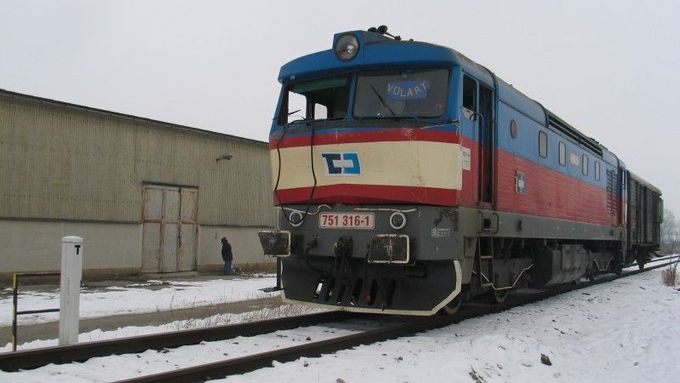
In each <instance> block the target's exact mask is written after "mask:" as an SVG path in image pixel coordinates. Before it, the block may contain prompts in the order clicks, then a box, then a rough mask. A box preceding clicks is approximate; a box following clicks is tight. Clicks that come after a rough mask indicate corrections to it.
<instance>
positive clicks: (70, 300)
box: [59, 236, 83, 346]
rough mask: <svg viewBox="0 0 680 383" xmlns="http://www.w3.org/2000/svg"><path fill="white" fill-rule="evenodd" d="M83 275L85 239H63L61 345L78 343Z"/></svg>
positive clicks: (73, 237) (60, 308) (60, 307)
mask: <svg viewBox="0 0 680 383" xmlns="http://www.w3.org/2000/svg"><path fill="white" fill-rule="evenodd" d="M82 277H83V239H82V238H80V237H76V236H69V237H64V238H62V239H61V290H60V293H61V294H60V295H61V296H60V299H59V345H60V346H62V345H67V344H76V343H78V330H79V325H80V280H81V279H82Z"/></svg>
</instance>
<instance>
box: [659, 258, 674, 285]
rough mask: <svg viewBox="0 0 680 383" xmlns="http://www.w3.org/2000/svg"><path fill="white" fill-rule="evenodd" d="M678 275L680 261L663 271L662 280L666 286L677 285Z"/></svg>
mask: <svg viewBox="0 0 680 383" xmlns="http://www.w3.org/2000/svg"><path fill="white" fill-rule="evenodd" d="M677 275H678V263H677V262H676V263H673V264H671V265H669V266H668V268H667V269H665V270H663V271H661V281H662V282H663V284H664V285H665V286H670V287H675V283H676V281H677Z"/></svg>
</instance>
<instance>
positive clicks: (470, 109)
mask: <svg viewBox="0 0 680 383" xmlns="http://www.w3.org/2000/svg"><path fill="white" fill-rule="evenodd" d="M476 111H477V82H476V81H475V80H473V79H472V78H471V77H469V76H467V75H463V114H464V115H465V117H466V118H468V119H472V116H473V115H474V114H475V112H476Z"/></svg>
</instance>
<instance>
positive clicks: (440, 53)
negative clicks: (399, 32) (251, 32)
mask: <svg viewBox="0 0 680 383" xmlns="http://www.w3.org/2000/svg"><path fill="white" fill-rule="evenodd" d="M347 34H353V35H354V36H355V37H356V38H357V40H358V41H359V51H358V53H357V56H356V57H355V58H353V59H352V60H349V61H342V60H340V59H338V58H337V57H336V55H335V51H334V50H333V49H328V50H325V51H321V52H317V53H312V54H310V55H306V56H302V57H299V58H297V59H295V60H292V61H290V62H288V63H286V64H285V65H283V66H282V67H281V70H280V72H279V81H280V82H281V83H284V82H287V81H291V80H296V79H300V78H305V77H314V76H317V75H321V74H323V73H328V72H337V71H345V70H346V71H351V70H354V69H357V68H371V67H375V68H384V67H386V66H391V67H398V66H402V65H403V66H414V65H415V66H433V65H443V66H449V67H453V66H459V67H460V68H461V69H462V71H464V72H465V73H468V74H470V75H472V76H473V77H475V79H477V80H478V81H480V82H482V83H484V84H486V85H487V86H489V87H491V88H493V89H495V90H496V94H497V97H498V100H499V102H503V103H505V104H507V105H509V106H511V107H512V108H514V109H516V110H518V111H520V112H522V113H523V114H525V115H526V116H528V117H529V118H531V119H533V120H534V121H536V122H538V123H540V124H541V125H543V126H545V127H548V128H551V129H556V130H558V131H560V132H561V134H563V135H565V136H567V137H570V138H571V139H573V140H574V141H576V142H577V143H579V144H580V145H583V146H585V147H587V148H589V149H590V150H592V151H593V152H595V153H597V154H598V155H603V154H604V153H605V152H607V150H606V148H604V147H603V146H602V145H600V144H599V142H597V141H596V140H594V139H592V138H590V137H588V136H587V135H585V134H583V133H581V132H580V131H578V130H577V129H575V128H574V127H572V126H571V125H569V124H568V123H566V122H565V121H564V120H562V119H560V118H559V117H557V116H556V115H555V114H554V113H551V112H550V111H549V110H547V109H545V108H544V107H543V106H542V105H541V104H539V103H538V102H536V101H534V100H533V99H531V98H529V97H528V96H526V95H525V94H523V93H522V92H520V91H519V90H517V89H515V88H514V87H513V86H512V85H510V84H508V83H506V82H505V81H503V80H502V79H500V78H498V77H497V76H495V75H494V73H493V72H491V71H490V70H488V69H487V68H485V67H484V66H482V65H480V64H477V63H476V62H474V61H472V60H470V59H469V58H467V57H466V56H465V55H463V54H461V53H460V52H458V51H456V50H454V49H451V48H447V47H443V46H440V45H435V44H430V43H425V42H420V41H412V40H410V41H404V40H395V39H392V38H389V37H386V36H384V35H381V34H378V33H373V32H367V31H351V32H341V33H337V34H335V36H334V37H333V44H332V46H331V48H332V47H334V46H335V43H336V42H337V41H338V39H339V38H340V37H342V36H345V35H347ZM608 154H609V155H612V153H608Z"/></svg>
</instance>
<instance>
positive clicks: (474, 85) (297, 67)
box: [259, 26, 663, 315]
mask: <svg viewBox="0 0 680 383" xmlns="http://www.w3.org/2000/svg"><path fill="white" fill-rule="evenodd" d="M278 79H279V81H280V82H281V84H282V87H281V93H280V97H279V100H278V105H277V108H276V112H275V116H274V119H273V123H272V127H271V133H270V141H269V149H270V154H271V168H272V176H273V180H272V182H273V200H274V204H275V205H276V206H277V210H278V223H277V228H276V229H275V230H267V231H262V232H261V233H260V234H259V236H260V242H261V244H262V247H263V250H264V253H265V254H266V255H269V256H274V257H279V261H280V265H281V269H280V271H281V282H282V283H281V284H282V288H283V296H284V298H285V299H286V300H289V301H295V302H306V303H313V304H320V305H326V306H332V307H333V308H337V309H345V310H351V311H359V312H375V313H388V314H406V315H432V314H435V313H437V312H448V313H451V312H454V311H455V310H456V309H457V307H458V306H459V304H460V302H461V301H465V300H468V299H473V298H475V299H486V298H480V297H488V299H491V300H492V301H496V302H502V301H503V300H504V299H505V298H506V297H507V294H508V292H510V291H511V290H513V289H517V288H520V287H543V286H549V285H555V284H561V283H570V282H575V281H578V280H580V279H582V278H593V277H594V276H595V275H596V274H598V273H604V272H620V271H621V269H622V268H623V267H624V266H627V265H630V264H633V263H634V262H637V264H638V265H639V266H640V267H642V266H643V265H644V263H645V262H647V261H648V260H649V258H650V256H651V254H652V253H653V252H654V251H655V250H656V249H658V247H659V240H660V235H659V233H660V227H659V225H660V223H661V219H662V211H663V201H662V199H661V192H660V191H659V189H657V188H655V187H654V186H653V185H651V184H650V183H648V182H645V181H644V180H642V179H641V178H640V177H638V176H636V175H635V174H634V173H632V172H631V171H629V170H628V169H627V168H626V166H625V165H624V163H623V162H622V161H621V160H620V159H619V158H618V157H617V156H616V155H615V154H614V153H612V152H610V151H609V150H607V148H606V147H604V146H603V145H602V144H600V143H599V142H598V141H596V140H594V139H592V138H590V137H588V136H586V135H585V134H583V133H581V132H580V131H579V130H577V129H575V128H574V127H572V126H571V125H570V124H568V123H567V122H565V121H564V120H562V119H561V118H559V117H558V116H556V115H555V114H554V113H552V112H550V111H549V110H548V109H546V108H545V107H543V106H542V105H541V104H540V103H538V102H536V101H534V100H532V99H530V98H529V97H527V96H525V95H524V94H522V93H521V92H519V91H518V90H517V89H515V88H513V87H512V86H511V85H509V84H508V83H506V82H505V81H503V80H502V79H500V78H498V77H497V76H496V75H495V74H494V73H493V72H492V71H490V70H488V69H487V68H485V67H484V66H482V65H480V64H478V63H475V62H474V61H472V60H470V59H469V58H467V57H465V56H464V55H462V54H460V53H459V52H457V51H455V50H453V49H450V48H446V47H442V46H438V45H433V44H429V43H425V42H418V41H413V40H408V41H406V40H403V39H401V38H400V37H399V36H393V35H391V34H390V33H389V32H387V28H386V27H384V26H381V27H379V28H371V29H369V30H368V31H351V32H343V33H338V34H336V35H335V36H334V37H333V44H332V47H331V49H329V50H324V51H321V52H317V53H313V54H310V55H307V56H303V57H300V58H297V59H295V60H293V61H291V62H289V63H287V64H285V65H284V66H283V67H282V68H281V70H280V73H279V77H278Z"/></svg>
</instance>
